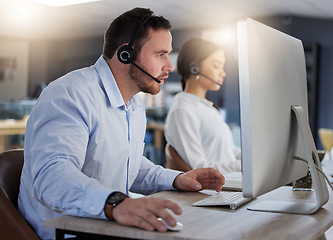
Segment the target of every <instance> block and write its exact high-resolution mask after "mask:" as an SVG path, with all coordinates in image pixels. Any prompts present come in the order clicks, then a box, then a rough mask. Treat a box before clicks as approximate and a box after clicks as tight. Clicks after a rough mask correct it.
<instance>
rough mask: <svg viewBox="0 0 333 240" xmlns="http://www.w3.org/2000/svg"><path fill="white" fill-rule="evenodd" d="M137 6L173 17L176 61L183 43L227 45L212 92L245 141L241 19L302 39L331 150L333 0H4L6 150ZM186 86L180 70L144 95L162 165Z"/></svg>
mask: <svg viewBox="0 0 333 240" xmlns="http://www.w3.org/2000/svg"><path fill="white" fill-rule="evenodd" d="M133 7H146V8H150V9H151V10H153V11H154V12H155V14H156V15H162V16H164V17H165V18H167V19H169V20H170V22H171V24H172V26H173V28H172V35H173V49H174V52H173V53H172V54H171V56H170V57H171V59H172V62H173V64H174V65H175V64H176V60H177V51H178V50H179V48H180V46H181V45H182V44H183V43H184V42H185V41H186V40H187V39H189V38H191V37H202V38H206V39H209V40H212V41H214V42H216V43H217V44H219V45H221V46H222V47H223V48H224V50H225V52H226V58H227V63H226V73H227V76H226V79H225V81H224V84H223V86H222V88H221V90H220V91H218V92H209V93H208V97H209V98H210V99H211V100H212V101H214V103H215V104H216V105H217V106H218V107H219V108H220V112H221V116H222V117H223V118H224V119H225V121H226V122H227V123H228V124H229V126H230V128H231V129H232V132H233V134H234V141H235V143H236V144H237V145H240V119H239V99H238V97H239V95H238V68H237V49H236V41H237V36H236V21H237V19H241V18H246V17H251V18H253V19H255V20H257V21H260V22H262V23H264V24H266V25H269V26H271V27H274V28H276V29H278V30H280V31H282V32H285V33H287V34H289V35H291V36H294V37H296V38H298V39H300V40H302V42H303V44H304V50H305V55H306V64H307V80H308V94H309V95H308V99H309V119H310V125H311V129H312V132H313V135H314V138H315V141H316V144H317V147H318V149H323V145H322V143H321V141H320V138H319V135H318V130H319V129H321V128H326V129H333V107H332V106H333V94H332V93H333V1H332V0H293V1H290V0H279V1H276V0H251V1H249V0H205V1H202V0H178V1H167V0H123V1H119V0H100V1H96V0H95V1H87V0H86V1H84V2H83V3H82V1H81V3H78V1H73V2H72V0H64V1H62V0H55V1H52V0H44V1H43V0H35V1H33V0H10V1H8V0H0V11H1V14H0V137H1V138H0V144H1V145H0V148H1V150H4V149H9V148H17V147H23V141H24V129H25V122H26V118H27V116H29V113H30V111H31V109H32V107H33V105H34V103H35V101H36V98H37V97H38V96H39V94H40V92H41V91H42V90H43V89H44V88H45V86H47V85H48V84H49V83H50V82H51V81H53V80H55V79H57V78H58V77H60V76H62V75H64V74H66V73H67V72H69V71H71V70H74V69H77V68H81V67H86V66H90V65H92V64H94V63H95V61H96V60H97V59H98V57H99V56H100V55H101V52H102V46H103V34H104V31H105V30H106V28H107V27H108V25H109V24H110V22H111V21H112V20H113V19H114V18H115V17H117V16H118V15H119V14H121V13H123V12H124V11H127V10H130V9H132V8H133ZM180 90H181V87H180V82H179V76H178V75H177V72H176V70H175V71H174V72H173V73H172V74H171V75H170V77H169V79H168V80H167V81H166V82H165V84H164V85H163V88H162V91H161V92H160V93H159V94H158V95H156V96H147V95H144V94H141V96H142V98H143V100H144V102H145V105H146V109H147V117H148V127H147V135H146V150H145V155H146V156H148V157H149V158H150V159H151V160H152V161H154V162H155V163H158V164H163V162H164V155H163V154H164V145H165V139H164V135H163V124H164V120H165V116H166V114H167V112H168V109H169V107H170V105H171V104H172V101H173V96H174V95H175V94H176V93H177V92H178V91H180ZM331 147H332V146H331ZM327 148H329V147H327Z"/></svg>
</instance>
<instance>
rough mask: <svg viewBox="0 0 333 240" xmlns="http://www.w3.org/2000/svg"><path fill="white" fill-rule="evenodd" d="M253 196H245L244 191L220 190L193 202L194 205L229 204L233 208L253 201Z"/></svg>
mask: <svg viewBox="0 0 333 240" xmlns="http://www.w3.org/2000/svg"><path fill="white" fill-rule="evenodd" d="M251 200H252V198H244V197H243V193H242V192H218V193H216V194H214V195H212V196H209V197H207V198H204V199H202V200H200V201H198V202H195V203H193V204H192V206H194V207H204V206H229V207H230V208H231V209H232V210H235V209H236V208H238V207H240V206H242V205H243V204H245V203H247V202H249V201H251Z"/></svg>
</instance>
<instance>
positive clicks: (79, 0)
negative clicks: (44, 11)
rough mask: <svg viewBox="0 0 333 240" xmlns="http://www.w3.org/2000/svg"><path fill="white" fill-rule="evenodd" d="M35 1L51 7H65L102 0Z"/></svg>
mask: <svg viewBox="0 0 333 240" xmlns="http://www.w3.org/2000/svg"><path fill="white" fill-rule="evenodd" d="M33 1H35V2H38V3H40V4H43V5H47V6H51V7H64V6H69V5H75V4H81V3H89V2H98V1H101V0H33Z"/></svg>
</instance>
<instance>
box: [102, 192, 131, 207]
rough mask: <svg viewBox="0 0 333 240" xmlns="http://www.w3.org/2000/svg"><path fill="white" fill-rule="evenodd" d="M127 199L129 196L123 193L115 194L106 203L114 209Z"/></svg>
mask: <svg viewBox="0 0 333 240" xmlns="http://www.w3.org/2000/svg"><path fill="white" fill-rule="evenodd" d="M125 198H128V196H127V195H126V194H124V193H122V192H113V193H111V194H110V195H109V197H108V198H107V199H106V203H108V204H110V205H112V206H113V207H115V206H117V205H118V204H119V203H121V202H122V201H123V200H124V199H125Z"/></svg>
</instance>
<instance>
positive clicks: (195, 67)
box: [190, 50, 222, 86]
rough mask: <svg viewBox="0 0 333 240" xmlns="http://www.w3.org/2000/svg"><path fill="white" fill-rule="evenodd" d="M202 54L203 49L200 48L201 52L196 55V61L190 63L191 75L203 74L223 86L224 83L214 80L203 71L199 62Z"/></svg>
mask: <svg viewBox="0 0 333 240" xmlns="http://www.w3.org/2000/svg"><path fill="white" fill-rule="evenodd" d="M200 56H201V51H200V50H199V53H198V54H197V56H196V57H195V62H194V63H193V64H191V65H190V73H191V75H195V76H196V75H201V76H203V77H205V78H207V79H208V80H210V81H212V82H214V83H215V84H217V85H219V86H221V85H222V84H221V83H219V82H217V81H215V80H213V79H212V78H210V77H208V76H207V75H206V74H203V73H202V72H201V68H200V64H199V57H200Z"/></svg>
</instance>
